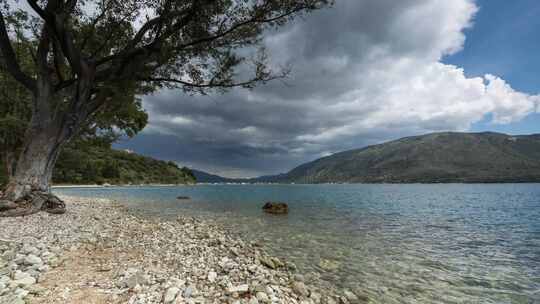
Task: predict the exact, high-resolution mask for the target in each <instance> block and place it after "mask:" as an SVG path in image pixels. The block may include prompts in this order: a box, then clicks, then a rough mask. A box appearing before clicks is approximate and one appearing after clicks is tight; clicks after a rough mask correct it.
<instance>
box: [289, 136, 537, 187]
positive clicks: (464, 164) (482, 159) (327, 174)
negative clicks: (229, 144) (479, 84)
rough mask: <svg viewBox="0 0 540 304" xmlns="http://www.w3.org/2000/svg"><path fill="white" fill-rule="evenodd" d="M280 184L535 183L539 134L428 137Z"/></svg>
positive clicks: (368, 151)
mask: <svg viewBox="0 0 540 304" xmlns="http://www.w3.org/2000/svg"><path fill="white" fill-rule="evenodd" d="M281 181H282V182H297V183H330V182H350V183H384V182H388V183H414V182H422V183H424V182H425V183H437V182H444V183H447V182H540V135H519V136H511V135H506V134H500V133H492V132H486V133H454V132H445V133H433V134H427V135H422V136H414V137H406V138H402V139H398V140H395V141H390V142H387V143H383V144H380V145H374V146H369V147H366V148H363V149H357V150H351V151H345V152H340V153H336V154H334V155H331V156H328V157H324V158H320V159H317V160H315V161H313V162H310V163H306V164H303V165H301V166H299V167H296V168H295V169H293V170H291V171H290V172H288V173H287V174H285V175H284V177H283V178H282V179H281Z"/></svg>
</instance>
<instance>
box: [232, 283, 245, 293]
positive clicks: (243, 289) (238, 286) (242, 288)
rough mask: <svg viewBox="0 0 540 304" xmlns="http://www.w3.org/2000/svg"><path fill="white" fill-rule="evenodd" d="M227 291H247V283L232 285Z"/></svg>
mask: <svg viewBox="0 0 540 304" xmlns="http://www.w3.org/2000/svg"><path fill="white" fill-rule="evenodd" d="M227 291H228V292H229V293H234V292H248V291H249V285H248V284H242V285H237V286H232V287H229V288H228V290H227Z"/></svg>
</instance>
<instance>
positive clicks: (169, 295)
mask: <svg viewBox="0 0 540 304" xmlns="http://www.w3.org/2000/svg"><path fill="white" fill-rule="evenodd" d="M179 291H180V289H178V288H177V287H171V288H169V289H167V291H166V292H165V295H164V296H163V303H172V302H173V301H174V299H176V295H177V294H178V292H179Z"/></svg>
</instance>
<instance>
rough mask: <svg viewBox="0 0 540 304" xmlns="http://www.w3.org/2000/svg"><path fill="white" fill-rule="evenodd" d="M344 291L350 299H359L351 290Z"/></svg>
mask: <svg viewBox="0 0 540 304" xmlns="http://www.w3.org/2000/svg"><path fill="white" fill-rule="evenodd" d="M343 293H344V294H345V297H346V298H347V300H349V301H357V300H358V297H357V296H356V295H355V294H354V293H352V292H351V291H349V290H345V291H344V292H343Z"/></svg>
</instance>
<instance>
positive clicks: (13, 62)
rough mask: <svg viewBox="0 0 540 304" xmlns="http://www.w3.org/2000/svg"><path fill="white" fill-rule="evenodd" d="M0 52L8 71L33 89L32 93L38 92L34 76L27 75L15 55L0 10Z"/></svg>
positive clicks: (29, 88)
mask: <svg viewBox="0 0 540 304" xmlns="http://www.w3.org/2000/svg"><path fill="white" fill-rule="evenodd" d="M0 53H1V55H2V57H3V58H0V59H2V60H1V61H0V63H2V64H3V65H5V67H6V69H7V71H8V72H9V73H10V74H11V76H13V78H15V80H17V81H18V82H20V83H21V84H22V85H23V86H25V87H26V88H27V89H28V90H30V91H32V93H35V92H36V80H35V79H33V78H32V77H30V76H28V75H26V74H25V73H24V72H23V71H22V69H21V67H20V65H19V63H18V61H17V56H16V55H15V51H14V50H13V46H12V45H11V41H10V39H9V34H8V32H7V28H6V23H5V22H4V15H3V14H2V12H1V11H0Z"/></svg>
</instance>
